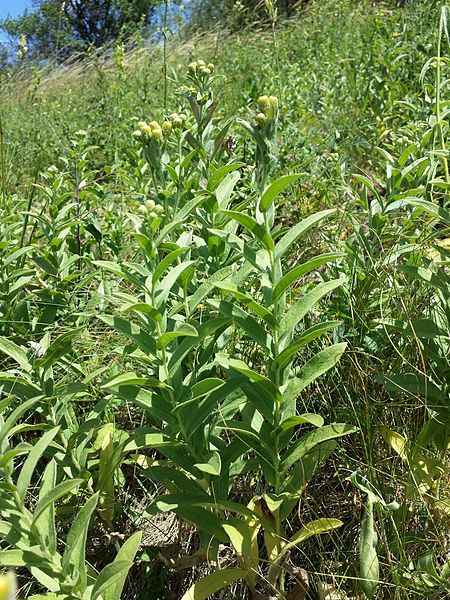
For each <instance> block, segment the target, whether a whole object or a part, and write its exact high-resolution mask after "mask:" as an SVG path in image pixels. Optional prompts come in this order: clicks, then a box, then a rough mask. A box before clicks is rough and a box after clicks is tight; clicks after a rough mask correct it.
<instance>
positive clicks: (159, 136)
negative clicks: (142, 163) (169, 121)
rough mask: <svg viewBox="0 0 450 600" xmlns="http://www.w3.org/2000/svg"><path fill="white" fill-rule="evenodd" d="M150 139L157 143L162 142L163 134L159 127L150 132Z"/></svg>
mask: <svg viewBox="0 0 450 600" xmlns="http://www.w3.org/2000/svg"><path fill="white" fill-rule="evenodd" d="M152 137H153V138H155V140H158V141H160V140H162V138H163V132H162V129H161V127H158V128H156V127H155V129H153V130H152Z"/></svg>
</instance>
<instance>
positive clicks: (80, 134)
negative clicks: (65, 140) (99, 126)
mask: <svg viewBox="0 0 450 600" xmlns="http://www.w3.org/2000/svg"><path fill="white" fill-rule="evenodd" d="M74 135H76V136H77V137H80V138H81V137H86V136H87V132H86V131H85V130H84V129H79V130H78V131H75V133H74Z"/></svg>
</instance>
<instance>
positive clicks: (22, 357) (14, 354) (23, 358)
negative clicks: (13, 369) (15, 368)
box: [0, 336, 31, 371]
mask: <svg viewBox="0 0 450 600" xmlns="http://www.w3.org/2000/svg"><path fill="white" fill-rule="evenodd" d="M0 351H1V352H3V353H4V354H7V355H8V356H9V357H10V358H12V359H13V360H14V361H16V363H17V364H18V365H19V366H20V368H21V369H23V370H24V371H31V365H30V363H29V362H28V357H27V353H26V352H25V350H24V349H23V348H21V347H20V346H18V345H17V344H15V343H14V342H12V341H11V340H8V339H7V338H5V337H1V336H0Z"/></svg>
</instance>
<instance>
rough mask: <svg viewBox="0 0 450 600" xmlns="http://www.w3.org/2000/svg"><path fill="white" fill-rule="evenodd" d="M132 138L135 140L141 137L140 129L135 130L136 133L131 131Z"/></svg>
mask: <svg viewBox="0 0 450 600" xmlns="http://www.w3.org/2000/svg"><path fill="white" fill-rule="evenodd" d="M132 136H133V137H134V138H136V139H138V138H140V137H142V131H141V130H140V129H136V131H133V133H132Z"/></svg>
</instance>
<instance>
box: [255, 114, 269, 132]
mask: <svg viewBox="0 0 450 600" xmlns="http://www.w3.org/2000/svg"><path fill="white" fill-rule="evenodd" d="M266 122H267V117H266V115H265V114H264V113H262V112H260V113H258V114H257V115H256V124H257V125H258V127H259V128H260V129H262V128H263V127H264V125H265V124H266Z"/></svg>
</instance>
